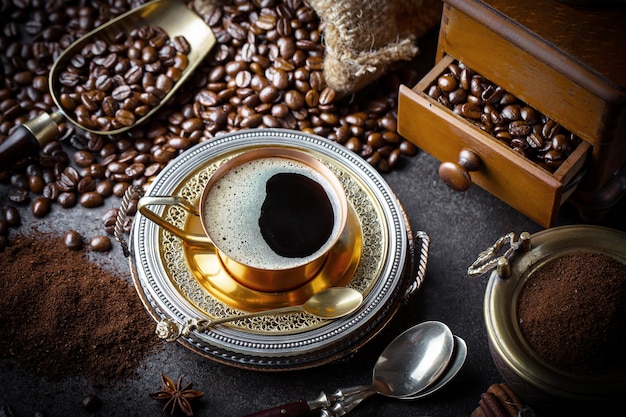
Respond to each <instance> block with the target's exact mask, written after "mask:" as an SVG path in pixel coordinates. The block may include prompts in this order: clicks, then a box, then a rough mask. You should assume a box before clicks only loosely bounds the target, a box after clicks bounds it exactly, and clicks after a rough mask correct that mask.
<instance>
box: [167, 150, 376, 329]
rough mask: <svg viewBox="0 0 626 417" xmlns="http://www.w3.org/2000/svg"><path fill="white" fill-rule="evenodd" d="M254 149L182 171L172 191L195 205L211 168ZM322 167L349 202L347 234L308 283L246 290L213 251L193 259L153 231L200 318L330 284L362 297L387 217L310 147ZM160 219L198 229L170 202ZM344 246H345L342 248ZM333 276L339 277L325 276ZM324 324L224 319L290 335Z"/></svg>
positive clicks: (286, 318) (301, 317)
mask: <svg viewBox="0 0 626 417" xmlns="http://www.w3.org/2000/svg"><path fill="white" fill-rule="evenodd" d="M256 148H258V146H252V147H247V148H245V149H239V150H238V151H236V152H230V153H225V154H221V155H219V157H217V158H216V159H214V160H210V161H207V162H206V163H205V164H203V166H202V167H200V168H198V169H197V170H195V171H193V172H191V173H189V174H188V175H186V176H185V177H184V178H182V180H181V181H180V183H179V184H178V186H177V187H176V188H175V189H174V190H173V192H172V195H178V196H181V197H183V198H185V199H186V200H188V201H192V202H196V201H198V200H199V198H200V197H201V194H202V191H203V190H204V186H205V185H206V183H207V182H208V181H209V179H210V178H211V176H212V174H213V173H214V172H215V171H216V170H217V168H218V167H219V166H220V165H221V164H223V163H225V162H226V161H228V160H229V159H231V158H232V157H234V156H236V155H238V154H240V153H242V152H247V151H250V150H254V149H256ZM309 153H310V154H311V155H313V156H314V157H316V158H318V159H319V160H320V161H321V162H323V163H324V164H325V165H327V166H328V167H329V168H330V169H331V170H332V171H333V172H334V173H335V174H336V175H337V177H338V178H339V181H340V182H341V183H342V185H343V187H344V190H345V191H346V197H347V199H348V206H349V212H350V215H349V216H348V223H351V225H348V224H347V225H346V228H345V229H346V231H347V234H344V235H342V238H341V241H340V242H339V243H342V244H343V245H342V246H337V247H336V248H335V249H333V251H332V253H331V255H332V258H331V259H330V260H331V263H330V264H328V265H326V264H325V266H324V268H323V270H322V271H321V272H320V274H318V275H317V276H316V277H314V278H313V279H312V280H311V281H309V282H308V283H306V284H304V285H302V286H300V287H298V288H296V289H294V290H291V291H286V292H277V293H268V292H262V291H257V290H253V289H252V288H249V287H246V286H244V285H243V284H241V283H239V282H238V281H236V280H235V279H234V278H232V277H231V276H230V275H228V274H227V273H225V271H224V269H223V266H222V263H221V261H219V259H217V255H214V254H205V255H201V256H199V254H200V253H201V251H202V250H201V249H199V248H194V247H192V246H191V245H187V244H185V243H183V242H182V241H181V240H180V239H179V238H177V237H175V236H173V235H171V234H170V233H169V232H167V231H165V230H163V229H160V230H159V238H158V239H159V246H160V248H161V259H162V263H163V266H164V268H165V270H166V273H167V275H168V277H169V280H170V282H171V283H172V285H173V286H174V288H175V289H176V291H177V292H178V294H179V295H181V296H182V297H183V298H184V299H185V300H186V301H187V302H188V303H189V304H190V305H191V306H193V307H194V308H196V309H197V310H199V311H200V312H201V313H202V315H203V316H204V318H209V319H211V318H221V317H226V316H231V315H236V314H239V313H241V311H259V310H266V309H270V308H276V307H284V306H294V305H299V304H302V303H303V302H305V301H306V300H307V299H308V298H309V297H310V296H311V295H313V294H314V293H316V292H319V291H321V290H323V289H325V288H328V287H330V286H350V287H353V288H355V289H357V290H359V291H360V292H361V293H362V294H363V296H364V297H365V296H366V295H367V294H368V293H369V292H370V290H371V289H372V287H373V286H374V285H375V284H376V281H377V278H378V277H379V276H380V273H381V270H382V267H383V262H384V259H385V257H386V255H387V243H386V242H387V241H388V236H387V234H386V229H387V228H386V221H385V217H384V214H383V209H382V207H381V206H380V205H379V202H378V201H377V200H376V199H375V198H373V197H372V196H371V195H370V192H369V191H368V188H367V186H366V185H365V184H363V183H361V182H360V181H358V180H357V179H355V178H354V176H353V175H351V174H350V173H349V172H348V171H345V170H344V169H343V168H342V167H341V165H339V164H337V163H336V162H334V161H333V160H332V159H329V158H324V157H323V155H321V154H317V153H313V152H309ZM163 216H164V218H165V219H167V221H168V222H169V223H171V224H173V225H176V226H177V227H179V228H182V229H185V230H186V231H188V232H191V231H193V232H200V233H201V232H202V225H201V222H200V220H199V219H196V218H195V216H193V215H190V214H189V213H187V212H186V211H185V210H182V209H181V208H179V207H176V206H170V207H168V208H167V209H166V211H164V213H163ZM346 244H348V245H350V244H351V245H352V247H351V248H345V247H343V246H345V245H346ZM334 273H339V275H340V276H338V277H332V276H331V275H332V274H334ZM325 322H326V321H324V320H322V319H319V318H316V317H314V316H311V315H309V314H307V313H303V312H298V313H290V314H282V315H280V316H276V315H272V316H262V317H255V318H252V319H248V320H245V321H235V322H231V323H228V324H227V325H226V326H227V327H233V328H237V329H242V330H245V331H247V332H253V333H276V332H281V333H294V332H301V331H306V330H310V329H313V328H316V327H319V326H320V325H323V324H324V323H325Z"/></svg>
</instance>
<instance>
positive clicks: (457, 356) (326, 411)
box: [320, 336, 467, 417]
mask: <svg viewBox="0 0 626 417" xmlns="http://www.w3.org/2000/svg"><path fill="white" fill-rule="evenodd" d="M465 358H467V344H466V343H465V340H463V339H461V338H460V337H458V336H454V353H453V356H452V359H451V362H450V364H449V366H448V368H447V369H446V371H445V373H444V374H443V375H442V376H441V377H440V378H439V379H438V380H437V381H436V382H435V383H433V384H432V385H430V386H429V387H427V388H425V389H423V390H422V391H419V392H417V393H416V394H413V395H406V396H404V397H395V398H397V399H400V400H418V399H420V398H424V397H427V396H429V395H431V394H434V393H435V392H436V391H439V390H440V389H441V388H443V387H444V386H445V385H446V384H447V383H448V382H450V381H451V380H452V379H453V378H454V377H455V376H456V374H458V373H459V371H460V370H461V368H462V367H463V364H464V363H465ZM374 394H376V392H373V391H371V390H363V391H361V392H358V393H355V394H352V395H350V396H348V397H345V396H344V399H343V400H340V401H337V402H335V403H334V404H333V405H332V406H331V407H328V408H323V409H322V412H321V413H320V417H341V416H344V415H346V414H348V413H349V412H350V411H352V410H353V409H354V408H355V407H356V406H357V405H359V404H360V403H361V402H363V400H365V399H367V398H369V397H371V396H372V395H374Z"/></svg>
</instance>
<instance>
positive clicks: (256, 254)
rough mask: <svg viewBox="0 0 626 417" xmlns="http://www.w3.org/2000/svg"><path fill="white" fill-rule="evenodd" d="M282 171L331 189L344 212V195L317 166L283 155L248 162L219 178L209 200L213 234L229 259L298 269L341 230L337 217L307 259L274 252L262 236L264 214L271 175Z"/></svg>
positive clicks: (331, 195) (209, 227)
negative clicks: (341, 196)
mask: <svg viewBox="0 0 626 417" xmlns="http://www.w3.org/2000/svg"><path fill="white" fill-rule="evenodd" d="M280 173H296V174H300V175H305V176H307V177H309V178H311V179H312V180H314V181H316V182H317V183H319V184H320V185H322V187H323V188H324V189H325V190H326V194H327V195H328V198H329V199H330V201H331V204H332V206H333V211H334V212H335V213H340V212H341V209H340V203H339V201H338V197H337V196H336V194H335V193H334V192H332V191H329V190H332V186H331V184H330V183H329V182H328V180H327V179H326V178H324V176H323V175H321V174H320V173H319V172H317V171H316V170H315V169H313V168H312V167H310V166H308V165H306V164H304V163H302V162H299V161H296V160H292V159H287V158H280V157H269V158H262V159H256V160H252V161H248V162H245V163H243V164H241V165H239V166H236V167H234V168H232V169H231V170H230V171H228V172H226V173H225V174H224V175H223V176H222V177H221V178H220V179H219V180H217V181H216V182H215V184H214V185H213V187H212V188H211V190H210V191H209V193H208V195H207V198H206V201H205V207H204V213H205V216H206V219H205V220H206V227H207V232H208V234H209V236H210V237H211V239H213V241H214V242H215V244H216V246H218V247H219V248H220V249H221V250H222V251H223V252H225V253H226V255H227V256H228V257H230V258H232V259H234V260H236V261H238V262H240V263H243V264H246V265H248V266H252V267H255V268H262V269H285V268H290V267H297V266H300V265H303V264H305V263H307V262H310V261H311V260H312V259H315V258H317V257H318V256H319V255H320V254H321V253H323V252H325V251H326V250H327V249H328V248H329V245H330V244H331V243H332V242H333V240H334V237H335V236H336V235H337V234H338V233H339V232H340V228H341V222H340V221H338V220H337V221H335V222H334V225H333V232H332V233H331V235H330V238H329V239H328V241H327V242H326V243H325V244H324V245H323V246H322V247H320V249H319V250H317V251H316V252H315V253H313V254H311V255H310V256H307V257H303V258H290V257H284V256H280V255H278V254H277V253H276V252H274V251H273V250H272V248H271V247H270V246H269V245H268V243H267V242H266V241H265V239H264V238H263V236H262V234H261V229H260V226H259V218H260V216H261V208H262V206H263V202H264V201H265V198H266V184H267V182H268V181H269V180H270V178H272V177H273V176H274V175H277V174H280ZM294 233H297V231H294Z"/></svg>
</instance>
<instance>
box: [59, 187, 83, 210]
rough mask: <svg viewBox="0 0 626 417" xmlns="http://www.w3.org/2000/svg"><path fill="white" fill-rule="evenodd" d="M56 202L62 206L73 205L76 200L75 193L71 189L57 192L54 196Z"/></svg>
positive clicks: (68, 206)
mask: <svg viewBox="0 0 626 417" xmlns="http://www.w3.org/2000/svg"><path fill="white" fill-rule="evenodd" d="M56 201H57V203H58V204H59V205H60V206H61V207H63V208H70V207H74V206H75V205H76V203H77V202H78V197H77V196H76V193H74V192H71V191H65V192H62V193H60V194H59V196H58V197H57V198H56Z"/></svg>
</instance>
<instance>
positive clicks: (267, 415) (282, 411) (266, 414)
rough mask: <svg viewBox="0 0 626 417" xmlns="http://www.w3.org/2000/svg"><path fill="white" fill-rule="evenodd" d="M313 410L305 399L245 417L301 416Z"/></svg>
mask: <svg viewBox="0 0 626 417" xmlns="http://www.w3.org/2000/svg"><path fill="white" fill-rule="evenodd" d="M310 412H311V407H310V406H309V403H308V402H307V401H305V400H299V401H295V402H292V403H289V404H283V405H279V406H277V407H274V408H268V409H267V410H263V411H258V412H256V413H253V414H248V415H246V416H244V417H300V416H305V415H307V414H308V413H310Z"/></svg>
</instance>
